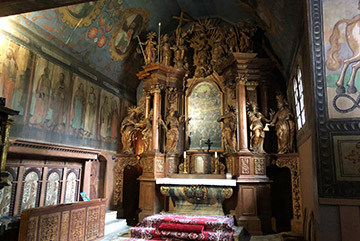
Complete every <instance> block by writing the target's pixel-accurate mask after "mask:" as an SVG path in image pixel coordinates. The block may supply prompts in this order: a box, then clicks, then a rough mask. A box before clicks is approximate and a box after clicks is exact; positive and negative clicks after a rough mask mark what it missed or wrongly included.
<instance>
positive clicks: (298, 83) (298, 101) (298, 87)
mask: <svg viewBox="0 0 360 241" xmlns="http://www.w3.org/2000/svg"><path fill="white" fill-rule="evenodd" d="M303 92H304V88H303V83H302V75H301V69H300V67H298V68H297V73H296V76H295V77H294V97H295V109H296V119H297V127H298V130H300V129H301V127H303V125H304V124H305V107H304V93H303Z"/></svg>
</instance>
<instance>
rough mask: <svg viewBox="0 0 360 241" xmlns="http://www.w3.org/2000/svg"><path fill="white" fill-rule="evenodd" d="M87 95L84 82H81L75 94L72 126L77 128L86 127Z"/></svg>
mask: <svg viewBox="0 0 360 241" xmlns="http://www.w3.org/2000/svg"><path fill="white" fill-rule="evenodd" d="M85 104H86V97H85V91H84V84H83V83H80V84H79V87H78V89H77V90H76V92H75V95H74V102H73V111H72V119H71V126H72V127H73V128H75V129H81V128H84V118H85V108H86V105H85Z"/></svg>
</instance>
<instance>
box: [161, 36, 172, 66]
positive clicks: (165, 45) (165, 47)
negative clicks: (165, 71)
mask: <svg viewBox="0 0 360 241" xmlns="http://www.w3.org/2000/svg"><path fill="white" fill-rule="evenodd" d="M161 42H162V43H161V48H160V56H161V57H160V58H161V60H160V62H161V63H162V64H164V65H167V66H170V61H171V47H170V43H169V36H168V35H167V34H165V35H164V36H162V41H161Z"/></svg>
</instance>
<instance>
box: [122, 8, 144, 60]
mask: <svg viewBox="0 0 360 241" xmlns="http://www.w3.org/2000/svg"><path fill="white" fill-rule="evenodd" d="M142 21H143V19H142V17H141V15H138V14H132V15H130V16H128V17H127V18H126V20H125V21H124V24H123V25H122V28H121V29H120V30H119V32H118V33H117V35H116V36H115V49H116V51H117V52H118V53H119V54H125V53H126V51H127V49H128V47H129V45H130V42H131V40H132V39H133V38H135V37H136V36H137V35H138V34H139V32H140V30H141V27H142Z"/></svg>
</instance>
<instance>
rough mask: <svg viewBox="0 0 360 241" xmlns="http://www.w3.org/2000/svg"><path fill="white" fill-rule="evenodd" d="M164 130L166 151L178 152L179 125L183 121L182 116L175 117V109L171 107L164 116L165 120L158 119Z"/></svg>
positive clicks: (170, 152)
mask: <svg viewBox="0 0 360 241" xmlns="http://www.w3.org/2000/svg"><path fill="white" fill-rule="evenodd" d="M159 121H160V123H161V125H162V126H164V128H165V131H166V147H165V148H166V151H167V153H169V154H178V150H177V145H178V142H179V126H180V124H183V123H184V116H180V117H179V118H177V117H176V116H175V110H174V109H173V108H171V109H170V110H169V114H168V116H167V117H166V122H164V121H163V120H161V119H160V120H159Z"/></svg>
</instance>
